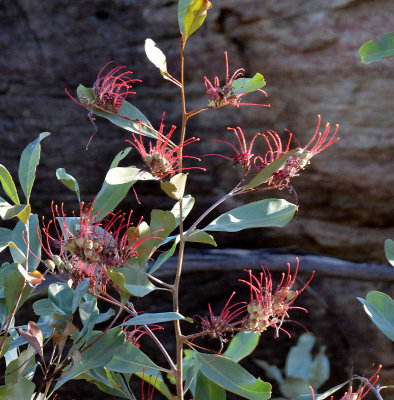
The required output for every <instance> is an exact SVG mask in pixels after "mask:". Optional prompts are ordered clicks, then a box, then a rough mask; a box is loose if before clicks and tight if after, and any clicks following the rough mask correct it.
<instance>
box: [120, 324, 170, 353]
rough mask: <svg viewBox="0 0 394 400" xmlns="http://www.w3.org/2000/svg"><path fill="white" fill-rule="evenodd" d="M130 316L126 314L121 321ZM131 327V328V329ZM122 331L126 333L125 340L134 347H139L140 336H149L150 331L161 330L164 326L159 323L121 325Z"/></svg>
mask: <svg viewBox="0 0 394 400" xmlns="http://www.w3.org/2000/svg"><path fill="white" fill-rule="evenodd" d="M131 317H132V316H127V317H126V318H125V319H124V320H123V323H125V322H126V321H127V320H128V319H129V318H131ZM131 328H132V329H131ZM122 329H123V332H124V333H125V335H126V340H127V341H128V342H129V343H131V344H133V345H134V346H135V347H138V348H139V347H140V343H139V340H140V339H141V337H142V336H144V335H148V336H151V332H152V331H155V330H163V329H164V328H163V327H162V326H161V325H155V324H150V325H146V326H136V325H134V326H131V325H127V326H123V327H122Z"/></svg>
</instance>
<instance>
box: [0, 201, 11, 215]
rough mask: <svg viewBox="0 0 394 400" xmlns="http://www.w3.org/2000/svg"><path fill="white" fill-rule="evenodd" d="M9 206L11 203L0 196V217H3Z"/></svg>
mask: <svg viewBox="0 0 394 400" xmlns="http://www.w3.org/2000/svg"><path fill="white" fill-rule="evenodd" d="M11 207H12V205H11V204H10V203H8V201H6V200H4V199H3V198H2V197H1V196H0V217H1V218H4V215H6V213H7V211H8V209H9V208H11Z"/></svg>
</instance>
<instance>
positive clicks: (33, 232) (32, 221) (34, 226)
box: [10, 214, 41, 272]
mask: <svg viewBox="0 0 394 400" xmlns="http://www.w3.org/2000/svg"><path fill="white" fill-rule="evenodd" d="M39 234H40V231H39V224H38V216H37V214H30V218H29V251H27V247H26V238H27V234H26V226H25V224H24V223H23V222H22V221H19V222H18V223H17V224H16V226H15V228H14V230H13V231H12V242H13V243H14V244H15V246H16V247H17V248H18V249H20V251H18V250H17V249H16V248H13V247H10V251H11V255H12V258H13V260H14V262H15V263H19V264H22V265H25V264H26V256H25V255H26V253H27V252H28V264H29V271H28V272H33V271H35V270H36V268H37V267H38V265H39V264H40V257H41V241H40V238H39V236H38V235H39Z"/></svg>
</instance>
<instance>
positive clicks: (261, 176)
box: [244, 149, 301, 190]
mask: <svg viewBox="0 0 394 400" xmlns="http://www.w3.org/2000/svg"><path fill="white" fill-rule="evenodd" d="M300 151H301V149H293V150H290V151H288V152H287V153H285V154H283V155H282V156H280V157H279V158H277V159H276V160H275V161H273V162H272V163H270V164H268V165H267V166H266V167H265V168H264V169H262V170H261V171H260V172H259V173H258V174H257V175H256V176H254V177H253V179H252V180H251V181H250V182H249V183H248V184H246V185H245V187H244V190H249V189H252V188H255V187H257V186H259V185H262V184H263V183H265V182H267V181H268V179H270V178H271V176H272V175H273V174H274V173H275V172H277V171H279V170H280V169H282V168H283V167H284V166H285V165H286V163H287V160H289V158H290V157H291V156H292V155H293V154H294V153H295V152H300Z"/></svg>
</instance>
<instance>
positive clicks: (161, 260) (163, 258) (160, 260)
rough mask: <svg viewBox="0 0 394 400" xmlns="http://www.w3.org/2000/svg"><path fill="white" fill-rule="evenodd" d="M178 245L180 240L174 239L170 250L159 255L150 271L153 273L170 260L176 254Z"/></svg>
mask: <svg viewBox="0 0 394 400" xmlns="http://www.w3.org/2000/svg"><path fill="white" fill-rule="evenodd" d="M177 245H178V242H177V241H174V243H173V245H172V246H171V248H170V249H169V250H167V251H166V252H164V253H161V254H160V255H159V257H157V260H156V262H155V263H154V264H153V266H152V268H151V269H150V271H149V273H150V274H153V273H154V272H155V271H157V270H158V269H159V268H160V267H161V266H162V265H163V264H164V263H165V262H166V261H167V260H169V259H170V258H171V257H172V256H173V255H174V253H175V250H176V247H177Z"/></svg>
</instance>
